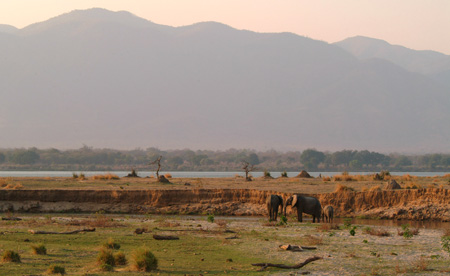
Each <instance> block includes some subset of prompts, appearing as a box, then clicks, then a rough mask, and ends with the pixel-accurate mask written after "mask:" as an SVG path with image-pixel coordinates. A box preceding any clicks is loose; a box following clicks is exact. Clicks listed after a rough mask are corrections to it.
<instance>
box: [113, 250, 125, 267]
mask: <svg viewBox="0 0 450 276" xmlns="http://www.w3.org/2000/svg"><path fill="white" fill-rule="evenodd" d="M127 262H128V261H127V258H126V257H125V253H123V252H122V251H119V252H117V253H116V254H114V263H115V265H126V264H127Z"/></svg>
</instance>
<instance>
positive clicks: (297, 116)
mask: <svg viewBox="0 0 450 276" xmlns="http://www.w3.org/2000/svg"><path fill="white" fill-rule="evenodd" d="M4 29H5V30H9V31H3V30H4ZM340 47H342V45H339V46H337V45H332V44H327V43H325V42H321V41H316V40H312V39H309V38H305V37H301V36H298V35H295V34H292V33H254V32H250V31H243V30H236V29H233V28H231V27H229V26H226V25H223V24H220V23H216V22H203V23H198V24H194V25H191V26H185V27H178V28H174V27H169V26H163V25H158V24H155V23H152V22H150V21H147V20H144V19H141V18H138V17H136V16H134V15H132V14H130V13H127V12H110V11H107V10H103V9H91V10H84V11H74V12H71V13H68V14H64V15H61V16H58V17H55V18H52V19H50V20H48V21H45V22H41V23H36V24H33V25H30V26H28V27H26V28H23V29H16V30H14V29H11V28H8V27H4V26H1V27H0V133H1V137H0V147H21V146H24V147H28V146H37V147H57V148H58V147H62V148H67V147H69V148H70V147H72V148H74V147H79V146H81V145H82V144H87V145H89V146H94V147H113V148H136V147H150V146H156V147H162V148H193V149H197V148H199V149H226V148H230V147H235V148H255V149H261V150H264V149H271V148H274V149H278V150H289V149H306V148H310V147H315V148H317V149H321V150H340V149H369V150H376V151H385V152H386V151H398V152H424V151H429V152H434V151H438V152H443V151H444V152H448V151H449V150H448V149H449V145H450V128H449V127H448V122H449V119H450V108H449V107H450V95H449V94H450V92H449V89H448V87H446V86H445V85H444V84H442V83H440V82H439V81H436V79H435V78H434V77H433V76H430V75H429V74H428V73H423V72H422V71H419V70H416V71H414V70H410V69H408V70H406V69H405V68H404V67H403V66H402V65H396V64H394V63H395V62H394V61H392V60H388V59H380V58H377V59H373V58H369V59H364V60H362V59H360V56H358V57H356V56H355V55H354V53H353V54H351V53H350V52H347V51H346V50H344V49H342V48H340ZM446 57H447V56H445V55H444V57H443V60H445V58H446ZM444 63H445V62H444ZM424 70H425V69H424ZM419 72H420V73H419ZM422 73H423V74H422ZM436 73H439V72H435V71H433V74H436Z"/></svg>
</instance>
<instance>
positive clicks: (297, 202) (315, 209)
mask: <svg viewBox="0 0 450 276" xmlns="http://www.w3.org/2000/svg"><path fill="white" fill-rule="evenodd" d="M288 205H291V206H292V208H294V207H297V217H298V221H299V222H302V221H303V218H302V213H306V214H309V215H312V217H313V222H316V218H317V222H320V216H321V214H322V206H321V205H320V202H319V200H318V199H317V198H315V197H310V196H302V195H299V194H295V195H293V196H290V197H289V198H288V199H287V200H286V204H285V207H284V213H286V207H287V206H288Z"/></svg>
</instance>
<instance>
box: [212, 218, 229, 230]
mask: <svg viewBox="0 0 450 276" xmlns="http://www.w3.org/2000/svg"><path fill="white" fill-rule="evenodd" d="M214 222H215V223H216V224H217V225H219V227H221V228H225V227H227V221H226V220H224V219H217V220H215V221H214Z"/></svg>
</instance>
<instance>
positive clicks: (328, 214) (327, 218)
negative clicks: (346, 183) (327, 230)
mask: <svg viewBox="0 0 450 276" xmlns="http://www.w3.org/2000/svg"><path fill="white" fill-rule="evenodd" d="M333 215H334V209H333V206H330V205H327V206H325V207H323V209H322V221H324V222H332V221H333Z"/></svg>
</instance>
